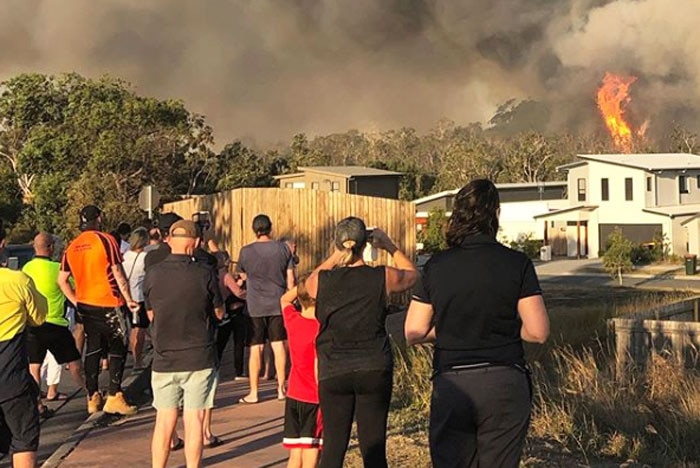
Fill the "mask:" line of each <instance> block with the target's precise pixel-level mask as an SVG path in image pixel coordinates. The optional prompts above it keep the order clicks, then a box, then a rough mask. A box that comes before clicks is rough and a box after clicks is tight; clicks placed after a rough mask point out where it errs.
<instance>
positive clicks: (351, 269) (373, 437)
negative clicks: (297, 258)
mask: <svg viewBox="0 0 700 468" xmlns="http://www.w3.org/2000/svg"><path fill="white" fill-rule="evenodd" d="M366 244H367V230H366V228H365V224H364V222H363V221H362V220H361V219H359V218H354V217H350V218H346V219H344V220H342V221H341V222H340V223H338V226H337V227H336V231H335V245H336V248H337V250H336V251H335V252H334V253H333V254H332V255H331V256H330V257H329V258H328V259H327V260H326V261H325V262H323V263H322V264H321V265H320V266H319V267H318V268H317V269H316V270H315V271H314V272H313V273H312V275H311V276H310V277H309V278H308V279H307V280H306V286H307V289H308V291H309V294H310V295H311V297H314V298H316V319H317V320H318V321H319V323H320V330H319V335H318V337H317V338H316V350H317V354H318V379H319V398H320V402H321V414H323V431H324V434H323V451H322V452H321V463H320V466H321V467H322V468H328V467H338V468H340V467H342V466H343V459H344V457H345V451H346V450H347V446H348V442H349V440H350V429H351V427H352V420H353V416H355V417H356V418H357V433H358V439H359V443H360V452H361V453H362V459H363V461H364V465H365V466H366V467H372V468H382V467H386V466H387V462H386V423H387V416H388V414H389V402H390V400H391V384H392V372H393V359H392V355H391V347H390V344H389V339H388V337H387V333H386V329H385V326H384V320H385V319H386V296H387V294H389V293H395V292H401V291H405V290H407V289H409V288H410V287H411V286H413V284H414V283H415V282H416V279H417V277H418V274H417V271H416V268H415V266H414V265H413V262H411V260H409V259H408V258H407V257H406V256H405V255H404V254H403V253H402V252H401V251H400V250H399V249H398V248H397V247H396V246H395V245H394V243H393V242H392V241H391V239H389V237H388V236H387V235H386V234H385V233H384V232H383V231H381V230H379V229H375V230H373V231H372V245H373V246H374V247H378V248H381V249H384V250H386V251H387V252H388V253H389V255H390V256H391V258H392V261H393V263H394V265H396V268H392V267H383V266H379V267H370V266H367V265H365V262H364V261H363V259H362V252H363V250H364V248H365V245H366Z"/></svg>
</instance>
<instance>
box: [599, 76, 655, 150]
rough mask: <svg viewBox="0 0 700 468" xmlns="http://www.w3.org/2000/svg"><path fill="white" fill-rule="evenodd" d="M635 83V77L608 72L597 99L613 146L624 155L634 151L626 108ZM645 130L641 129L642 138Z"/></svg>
mask: <svg viewBox="0 0 700 468" xmlns="http://www.w3.org/2000/svg"><path fill="white" fill-rule="evenodd" d="M635 81H637V77H635V76H628V77H623V76H618V75H615V74H613V73H610V72H606V73H605V77H603V85H602V86H601V87H600V88H599V89H598V95H597V97H596V102H597V103H598V109H600V113H601V114H602V115H603V119H604V120H605V125H606V126H607V127H608V131H609V132H610V136H611V137H612V140H613V144H614V145H615V147H616V148H617V149H618V150H620V151H622V152H624V153H630V152H631V151H632V136H633V135H632V129H631V128H630V125H629V124H628V123H627V122H626V121H625V119H624V114H625V109H624V107H625V106H626V105H627V104H628V103H629V101H630V96H629V89H630V86H631V85H632V83H634V82H635ZM644 130H646V128H642V129H640V132H641V134H640V136H643V134H644Z"/></svg>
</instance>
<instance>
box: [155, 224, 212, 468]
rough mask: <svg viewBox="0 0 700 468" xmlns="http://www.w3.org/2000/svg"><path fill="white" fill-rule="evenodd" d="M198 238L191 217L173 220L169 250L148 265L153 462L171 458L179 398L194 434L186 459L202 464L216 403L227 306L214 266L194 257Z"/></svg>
mask: <svg viewBox="0 0 700 468" xmlns="http://www.w3.org/2000/svg"><path fill="white" fill-rule="evenodd" d="M197 243H198V234H197V228H196V226H195V224H194V223H193V222H192V221H186V220H180V221H178V222H176V223H175V224H173V225H172V227H171V228H170V240H169V246H170V249H171V254H170V255H168V257H167V258H165V259H164V260H163V261H162V262H160V263H158V264H156V265H154V266H152V267H151V268H150V269H148V270H147V272H146V278H145V280H144V296H145V299H146V308H147V309H148V314H149V318H150V319H151V321H152V323H153V345H154V358H153V364H152V369H153V372H152V376H151V387H152V389H153V406H154V407H155V408H156V425H155V428H154V431H153V442H152V447H151V451H152V457H153V458H152V461H153V466H165V464H166V463H167V459H168V455H169V453H170V446H171V439H172V435H173V433H174V431H175V424H176V423H177V415H178V407H179V405H180V402H181V401H182V407H183V418H184V423H185V432H186V433H187V434H191V435H192V439H193V440H187V441H186V443H187V445H188V449H187V450H186V458H187V464H188V466H189V465H192V466H199V463H200V462H201V455H202V447H203V438H204V433H203V422H204V418H205V411H206V410H207V409H211V408H212V407H213V406H214V393H215V391H216V383H217V372H216V364H217V363H216V346H215V339H214V321H215V320H216V319H219V320H220V319H221V318H222V317H223V314H224V310H223V301H222V299H221V292H220V290H219V284H218V281H217V279H216V276H215V274H214V272H213V271H212V270H210V269H208V268H206V267H204V266H203V265H202V264H201V263H199V262H196V261H194V260H193V259H192V255H193V253H194V250H195V248H196V247H197ZM190 444H194V447H195V449H194V450H190ZM193 453H194V454H195V455H193ZM193 457H194V458H193Z"/></svg>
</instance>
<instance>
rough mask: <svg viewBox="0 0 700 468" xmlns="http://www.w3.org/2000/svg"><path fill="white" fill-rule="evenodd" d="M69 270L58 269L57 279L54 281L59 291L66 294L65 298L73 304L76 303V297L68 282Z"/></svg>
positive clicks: (75, 304)
mask: <svg viewBox="0 0 700 468" xmlns="http://www.w3.org/2000/svg"><path fill="white" fill-rule="evenodd" d="M69 279H70V272H68V271H60V272H58V280H57V281H56V282H57V283H58V287H59V288H61V292H62V293H63V295H64V296H66V299H68V300H69V301H70V303H71V304H73V305H74V306H77V305H78V298H77V297H76V295H75V290H74V289H73V286H72V285H71V284H70V281H69Z"/></svg>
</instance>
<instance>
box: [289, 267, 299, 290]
mask: <svg viewBox="0 0 700 468" xmlns="http://www.w3.org/2000/svg"><path fill="white" fill-rule="evenodd" d="M296 285H297V279H296V277H295V276H294V269H293V268H287V291H290V290H291V289H292V288H293V287H295V286H296Z"/></svg>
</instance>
